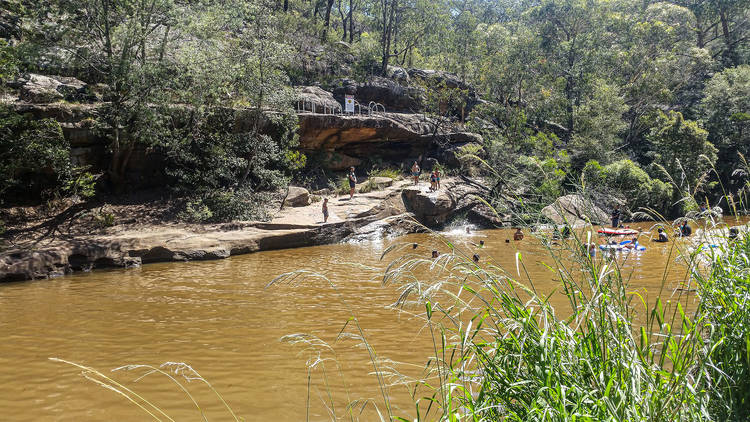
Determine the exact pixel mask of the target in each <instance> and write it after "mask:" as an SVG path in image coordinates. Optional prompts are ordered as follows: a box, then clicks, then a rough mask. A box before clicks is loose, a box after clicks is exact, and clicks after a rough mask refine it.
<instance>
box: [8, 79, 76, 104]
mask: <svg viewBox="0 0 750 422" xmlns="http://www.w3.org/2000/svg"><path fill="white" fill-rule="evenodd" d="M19 83H20V88H19V94H20V95H19V97H20V99H21V100H23V101H26V102H29V103H34V104H44V103H53V102H55V101H60V100H62V99H63V98H65V96H64V95H63V94H62V93H61V92H59V91H58V90H57V86H58V85H60V82H58V81H56V80H55V79H52V78H50V77H49V76H44V75H36V74H33V73H32V74H30V75H28V77H27V78H22V81H19Z"/></svg>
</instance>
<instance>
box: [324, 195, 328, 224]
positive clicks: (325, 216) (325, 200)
mask: <svg viewBox="0 0 750 422" xmlns="http://www.w3.org/2000/svg"><path fill="white" fill-rule="evenodd" d="M327 221H328V198H325V199H323V222H324V223H325V222H327Z"/></svg>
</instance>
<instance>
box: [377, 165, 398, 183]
mask: <svg viewBox="0 0 750 422" xmlns="http://www.w3.org/2000/svg"><path fill="white" fill-rule="evenodd" d="M401 176H402V174H401V171H400V170H399V169H395V168H391V167H386V168H382V169H381V168H374V169H372V170H370V173H369V177H390V178H391V179H393V180H398V179H400V178H401Z"/></svg>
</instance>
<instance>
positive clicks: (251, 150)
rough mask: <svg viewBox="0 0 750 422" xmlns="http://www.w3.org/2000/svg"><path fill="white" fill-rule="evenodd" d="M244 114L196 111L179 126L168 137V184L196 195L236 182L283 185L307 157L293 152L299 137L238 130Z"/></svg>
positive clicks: (272, 186)
mask: <svg viewBox="0 0 750 422" xmlns="http://www.w3.org/2000/svg"><path fill="white" fill-rule="evenodd" d="M241 118H243V115H242V114H239V115H238V114H237V113H235V112H234V111H233V110H231V109H215V110H211V111H207V112H205V114H202V115H197V114H194V113H193V114H192V121H191V122H190V125H189V126H187V127H185V128H184V129H180V130H176V131H175V132H174V135H173V138H172V139H169V140H168V144H167V147H166V150H165V153H166V154H167V161H166V168H165V172H166V173H167V175H168V176H169V177H170V180H169V185H170V186H172V187H173V188H174V189H176V190H177V191H178V192H179V193H182V194H191V195H204V194H207V193H212V192H214V191H216V190H224V189H230V188H234V187H239V188H241V189H249V190H250V191H262V190H272V189H276V188H278V187H280V186H282V185H284V184H285V183H286V181H287V176H286V172H287V171H288V170H289V169H290V165H292V164H295V163H297V164H298V163H299V162H301V161H302V160H303V158H302V157H304V155H295V153H294V152H292V151H290V148H291V146H292V142H293V141H295V138H293V137H292V138H291V139H290V138H277V139H274V138H272V137H271V136H269V135H266V134H261V133H257V132H253V131H248V132H238V131H237V130H235V129H236V125H235V123H236V121H237V119H241ZM251 118H252V117H251ZM285 122H286V121H285V120H281V121H280V123H281V124H285ZM229 214H232V213H231V212H230V213H228V215H229ZM239 214H242V213H239ZM214 217H215V218H219V217H218V216H216V215H215V216H214Z"/></svg>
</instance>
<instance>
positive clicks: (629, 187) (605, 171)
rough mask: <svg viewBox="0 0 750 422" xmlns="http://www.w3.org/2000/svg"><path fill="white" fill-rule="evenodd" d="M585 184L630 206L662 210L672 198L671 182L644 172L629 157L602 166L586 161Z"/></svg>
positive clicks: (664, 211) (666, 207)
mask: <svg viewBox="0 0 750 422" xmlns="http://www.w3.org/2000/svg"><path fill="white" fill-rule="evenodd" d="M583 180H584V183H585V184H586V186H587V187H590V188H593V189H595V190H598V191H600V192H602V193H605V194H607V195H610V196H617V197H620V198H623V199H625V200H626V201H627V203H628V206H629V207H630V208H631V209H634V210H637V209H639V208H649V209H653V210H655V211H657V212H659V213H661V214H665V213H666V212H667V211H668V210H669V208H670V205H671V202H672V190H673V188H672V186H671V185H669V184H667V183H664V182H662V181H661V180H659V179H652V178H651V177H649V175H648V173H646V171H644V170H643V169H642V168H640V167H639V166H638V165H637V164H636V163H634V162H632V161H630V160H620V161H615V162H614V163H612V164H608V165H606V166H604V167H602V166H600V165H599V163H598V162H596V161H593V160H591V161H589V162H587V163H586V165H585V167H584V168H583Z"/></svg>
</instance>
